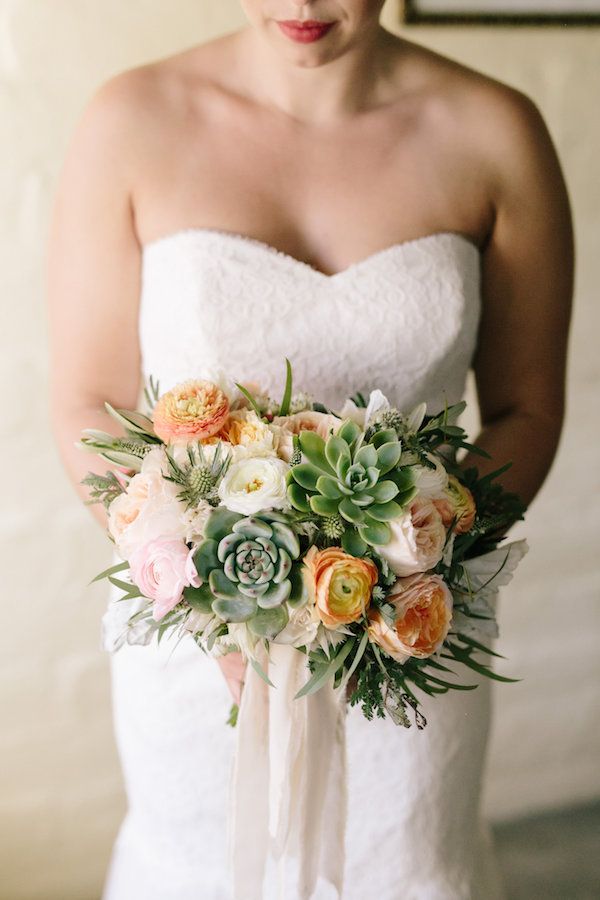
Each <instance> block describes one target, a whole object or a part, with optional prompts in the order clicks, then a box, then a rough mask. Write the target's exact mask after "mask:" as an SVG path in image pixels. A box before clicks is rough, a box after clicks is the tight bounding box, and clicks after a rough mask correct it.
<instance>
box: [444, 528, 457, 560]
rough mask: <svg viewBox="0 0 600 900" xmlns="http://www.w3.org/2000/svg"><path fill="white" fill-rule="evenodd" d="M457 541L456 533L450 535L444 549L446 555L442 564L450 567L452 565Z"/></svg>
mask: <svg viewBox="0 0 600 900" xmlns="http://www.w3.org/2000/svg"><path fill="white" fill-rule="evenodd" d="M455 539H456V535H455V534H454V532H452V534H451V535H450V537H449V538H448V540H447V541H446V546H445V547H444V554H443V556H442V562H443V563H444V565H445V566H450V565H451V564H452V553H453V551H454V541H455Z"/></svg>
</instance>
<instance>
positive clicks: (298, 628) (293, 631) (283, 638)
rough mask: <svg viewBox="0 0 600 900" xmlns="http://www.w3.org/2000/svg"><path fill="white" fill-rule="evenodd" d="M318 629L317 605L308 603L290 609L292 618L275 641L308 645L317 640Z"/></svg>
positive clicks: (301, 645) (298, 645)
mask: <svg viewBox="0 0 600 900" xmlns="http://www.w3.org/2000/svg"><path fill="white" fill-rule="evenodd" d="M318 630H319V618H318V616H317V615H316V614H315V605H314V603H308V604H306V605H305V606H301V607H299V608H298V609H290V620H289V622H288V623H287V625H286V626H285V628H283V629H282V630H281V631H280V632H279V634H278V635H277V637H275V638H274V641H275V643H276V644H291V645H292V646H293V647H306V646H308V645H309V644H312V642H313V641H314V640H315V638H316V636H317V631H318Z"/></svg>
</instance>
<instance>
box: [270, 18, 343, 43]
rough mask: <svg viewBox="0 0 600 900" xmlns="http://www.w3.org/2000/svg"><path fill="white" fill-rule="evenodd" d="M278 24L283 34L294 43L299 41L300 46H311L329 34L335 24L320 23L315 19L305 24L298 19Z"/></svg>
mask: <svg viewBox="0 0 600 900" xmlns="http://www.w3.org/2000/svg"><path fill="white" fill-rule="evenodd" d="M277 24H278V25H279V27H280V28H281V30H282V31H283V33H284V34H285V35H286V36H287V37H289V38H291V39H292V40H293V41H297V42H298V43H299V44H310V43H312V42H313V41H318V40H319V39H320V38H322V37H323V36H324V35H325V34H327V32H328V31H329V29H330V28H332V27H333V24H334V23H333V22H318V21H316V20H315V19H308V20H307V21H305V22H301V21H299V20H297V19H286V20H284V21H282V22H277Z"/></svg>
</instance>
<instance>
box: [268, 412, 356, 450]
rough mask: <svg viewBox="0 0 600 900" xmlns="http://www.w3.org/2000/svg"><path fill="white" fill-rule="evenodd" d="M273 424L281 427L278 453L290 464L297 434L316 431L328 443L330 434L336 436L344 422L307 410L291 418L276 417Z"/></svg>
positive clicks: (328, 415) (335, 417)
mask: <svg viewBox="0 0 600 900" xmlns="http://www.w3.org/2000/svg"><path fill="white" fill-rule="evenodd" d="M273 424H274V425H279V426H280V427H281V435H280V439H279V446H278V451H277V452H278V453H279V456H280V457H281V458H282V459H284V460H285V461H286V462H289V461H290V459H291V458H292V453H293V449H294V443H293V436H294V435H295V434H300V432H301V431H315V432H316V433H317V434H318V435H319V436H320V437H322V438H323V440H325V441H326V440H327V438H328V437H329V435H330V434H335V432H336V431H337V429H338V428H339V427H340V425H341V424H342V420H341V419H338V417H337V416H332V415H330V414H329V413H322V412H317V411H316V410H310V409H307V410H304V411H303V412H299V413H294V414H293V415H291V416H275V418H274V419H273Z"/></svg>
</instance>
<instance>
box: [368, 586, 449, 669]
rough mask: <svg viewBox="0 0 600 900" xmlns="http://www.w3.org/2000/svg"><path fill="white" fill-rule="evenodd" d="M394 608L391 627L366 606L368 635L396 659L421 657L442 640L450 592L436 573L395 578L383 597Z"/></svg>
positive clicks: (446, 630)
mask: <svg viewBox="0 0 600 900" xmlns="http://www.w3.org/2000/svg"><path fill="white" fill-rule="evenodd" d="M386 603H390V604H391V605H392V606H393V607H394V608H395V611H396V620H395V623H394V626H393V627H391V626H390V625H388V623H387V622H386V621H385V619H384V618H383V616H382V614H381V612H380V611H379V610H378V609H370V610H369V613H368V616H369V628H368V631H369V637H370V639H371V640H372V641H373V642H374V643H375V644H378V645H379V646H380V647H381V648H382V649H383V650H385V652H386V653H387V654H388V655H389V656H391V657H392V659H395V660H396V661H397V662H400V663H403V662H406V660H407V659H408V658H409V657H410V656H416V657H418V658H419V659H424V658H425V657H427V656H431V655H432V653H435V652H436V650H438V649H439V648H440V647H441V645H442V644H443V642H444V639H445V637H446V635H447V634H448V629H449V628H450V623H451V621H452V594H451V593H450V589H449V588H448V586H447V584H446V583H445V581H444V580H443V578H442V577H441V576H440V575H422V574H420V573H417V574H415V575H408V576H406V577H405V578H398V580H397V581H396V583H395V584H394V586H393V587H392V590H391V593H390V594H388V596H387V597H386Z"/></svg>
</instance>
